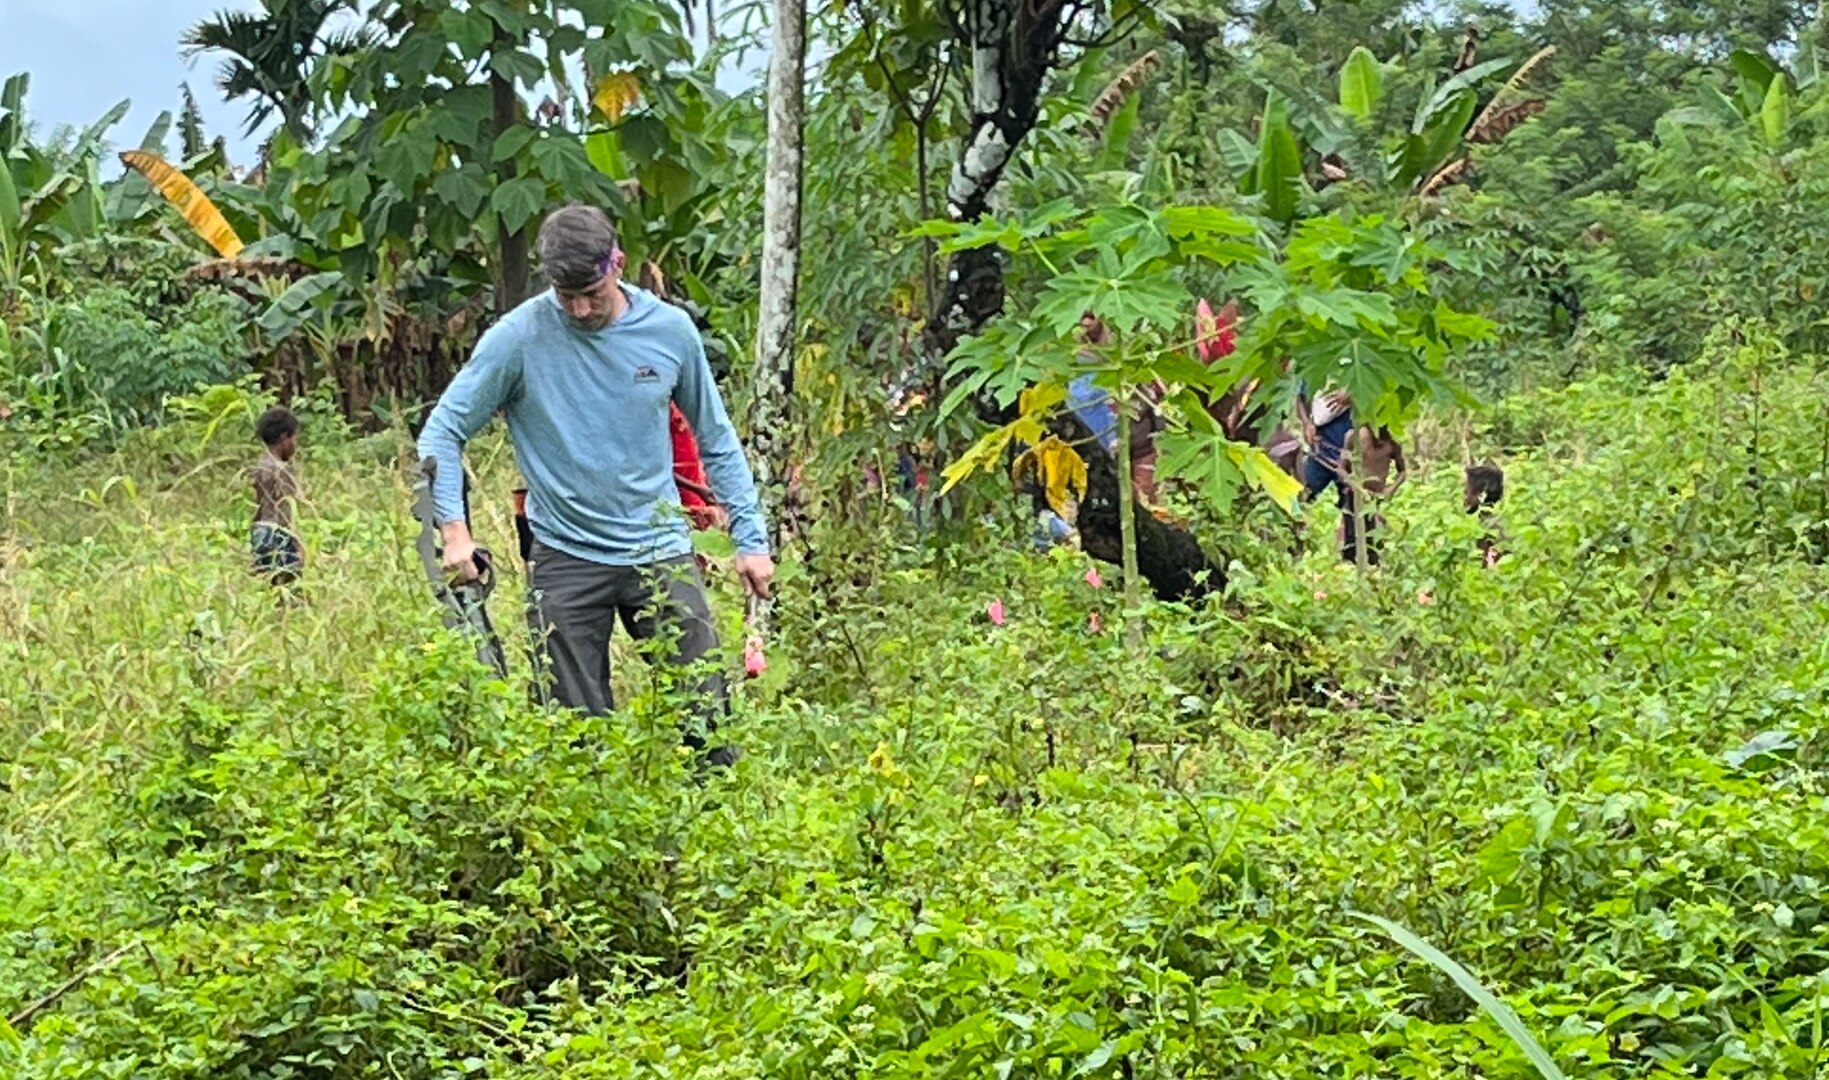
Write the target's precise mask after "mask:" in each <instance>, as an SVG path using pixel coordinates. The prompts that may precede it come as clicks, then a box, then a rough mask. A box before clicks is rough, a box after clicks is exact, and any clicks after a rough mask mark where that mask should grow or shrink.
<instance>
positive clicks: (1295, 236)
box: [920, 199, 1490, 598]
mask: <svg viewBox="0 0 1829 1080" xmlns="http://www.w3.org/2000/svg"><path fill="white" fill-rule="evenodd" d="M920 231H921V232H922V233H923V234H925V235H931V236H935V237H938V238H940V239H941V241H942V244H941V247H942V250H943V251H948V252H950V251H951V250H952V249H955V248H965V247H969V246H983V245H992V246H995V247H996V248H999V249H1001V250H1002V251H1003V252H1005V253H1006V257H1009V258H1010V259H1011V260H1012V261H1013V262H1016V263H1018V265H1019V268H1023V269H1028V270H1031V271H1034V272H1037V273H1038V275H1039V276H1040V277H1041V278H1042V283H1041V286H1040V290H1039V293H1038V295H1037V297H1036V300H1035V303H1034V306H1033V308H1032V310H1029V311H1024V312H1017V313H1012V314H1010V315H1007V316H1006V317H1005V318H1003V319H1001V320H999V321H998V322H996V323H994V324H992V325H991V326H990V328H988V329H987V330H986V331H985V332H983V333H981V334H979V335H977V336H975V337H971V338H968V339H966V340H965V341H964V342H962V343H961V344H960V346H959V347H958V348H957V349H956V350H955V351H954V353H953V370H952V371H951V372H950V373H949V379H951V380H956V381H955V386H954V389H953V391H952V394H951V395H950V396H949V397H948V399H947V400H946V402H945V403H944V404H943V406H942V410H943V411H952V410H955V409H958V408H959V407H960V406H961V405H962V404H964V403H965V402H966V401H968V400H971V399H972V398H973V397H974V396H975V395H978V394H980V393H984V394H987V395H989V396H991V397H992V398H994V399H995V400H996V401H997V403H998V404H999V405H1003V406H1008V405H1011V404H1017V403H1020V407H1019V409H1018V414H1019V415H1018V416H1017V418H1016V420H1014V421H1013V422H1011V423H1009V424H1006V425H1004V426H1002V427H999V428H997V429H995V430H993V431H991V432H990V433H989V434H987V435H985V436H984V437H983V438H982V439H981V440H980V441H979V442H978V444H977V445H975V446H973V447H972V448H971V449H970V450H968V451H966V452H965V453H964V454H963V455H961V456H960V457H959V458H958V460H957V461H955V462H954V464H953V465H952V466H951V467H950V468H948V469H947V471H946V480H947V483H948V485H949V486H950V485H952V484H956V483H958V482H960V481H961V480H963V479H964V478H965V477H967V476H969V475H971V474H972V473H974V472H978V471H980V470H986V469H989V468H991V467H993V466H994V465H996V464H997V463H998V462H999V461H1001V460H1002V458H1003V456H1004V454H1005V452H1006V450H1008V449H1009V448H1011V447H1012V446H1013V445H1015V444H1018V443H1023V444H1028V445H1029V446H1031V447H1033V448H1034V450H1033V452H1032V453H1031V454H1029V455H1025V459H1026V461H1027V462H1028V463H1029V464H1031V465H1032V466H1033V467H1034V468H1035V469H1036V470H1037V471H1039V472H1041V473H1042V474H1044V475H1043V476H1042V480H1043V484H1042V486H1043V487H1044V488H1045V489H1047V490H1048V491H1049V493H1050V499H1051V501H1053V500H1055V499H1056V497H1057V496H1059V495H1063V494H1064V493H1065V492H1066V490H1067V489H1068V488H1069V487H1071V486H1074V485H1073V483H1072V481H1071V480H1070V479H1068V478H1070V477H1078V476H1084V477H1086V479H1085V480H1084V481H1082V482H1081V483H1080V486H1083V488H1084V493H1085V498H1084V499H1083V500H1082V501H1081V505H1080V508H1079V522H1078V524H1079V531H1080V537H1081V540H1082V543H1083V546H1084V547H1085V549H1086V551H1087V552H1089V553H1090V554H1092V555H1094V556H1095V557H1097V558H1100V559H1103V560H1105V561H1108V562H1113V563H1118V564H1120V565H1122V566H1123V568H1124V578H1125V582H1126V586H1127V591H1128V592H1130V593H1131V595H1132V596H1133V598H1134V595H1135V589H1136V584H1137V582H1138V580H1139V578H1141V579H1143V580H1147V581H1148V582H1149V584H1150V585H1151V587H1152V588H1153V589H1154V591H1155V592H1156V593H1157V594H1158V595H1161V596H1165V597H1174V598H1179V597H1186V596H1192V595H1199V594H1200V593H1203V592H1206V591H1208V590H1210V589H1212V588H1214V587H1216V586H1217V585H1220V584H1223V575H1222V574H1221V573H1220V572H1219V570H1218V567H1219V566H1220V565H1222V563H1221V561H1220V560H1217V559H1213V558H1210V557H1208V556H1206V555H1205V554H1204V553H1203V552H1202V551H1201V548H1200V545H1199V543H1198V542H1197V541H1196V540H1195V539H1194V537H1193V535H1192V534H1191V533H1190V532H1189V531H1188V530H1187V529H1186V528H1185V527H1182V526H1179V525H1176V524H1174V523H1171V522H1165V521H1163V520H1161V519H1160V518H1158V517H1157V516H1156V515H1154V514H1152V513H1150V512H1149V511H1148V510H1147V509H1146V508H1145V507H1143V506H1141V505H1140V504H1139V503H1138V502H1137V501H1136V500H1135V499H1133V497H1132V492H1131V490H1130V476H1131V473H1130V467H1129V466H1130V462H1129V460H1128V455H1129V446H1130V442H1129V438H1128V431H1127V427H1128V424H1129V420H1128V416H1127V410H1126V409H1119V410H1117V417H1116V428H1117V431H1116V438H1115V440H1107V439H1102V438H1098V437H1095V436H1096V435H1098V434H1099V433H1097V432H1094V431H1092V430H1091V428H1090V427H1088V426H1087V422H1086V421H1085V419H1084V418H1083V417H1078V418H1076V415H1075V413H1076V411H1077V410H1075V409H1063V408H1062V405H1063V402H1065V401H1066V400H1067V399H1068V395H1069V389H1070V388H1071V387H1072V386H1073V384H1074V383H1076V382H1077V381H1078V380H1081V379H1083V378H1085V377H1088V376H1090V377H1091V378H1092V380H1093V381H1094V383H1095V385H1096V386H1098V387H1100V388H1103V389H1104V390H1105V391H1106V393H1107V394H1108V395H1109V396H1110V399H1111V400H1113V401H1129V400H1131V392H1132V391H1133V389H1135V388H1137V387H1141V386H1153V385H1157V384H1161V385H1162V386H1163V387H1164V388H1166V389H1167V393H1166V394H1165V395H1164V397H1163V402H1162V409H1163V412H1164V413H1165V415H1166V416H1167V418H1168V422H1169V427H1170V432H1171V433H1170V434H1168V435H1167V436H1164V437H1163V438H1161V439H1160V440H1159V442H1158V446H1159V449H1160V452H1161V454H1162V457H1161V460H1160V462H1159V465H1158V469H1159V472H1158V475H1159V477H1172V478H1175V479H1178V480H1180V481H1181V482H1183V483H1186V484H1187V485H1188V486H1189V487H1190V488H1191V489H1192V491H1193V493H1195V494H1197V495H1199V496H1201V497H1203V498H1205V499H1206V500H1208V501H1209V502H1211V503H1212V505H1213V507H1214V509H1215V510H1217V511H1219V512H1221V513H1223V512H1225V511H1227V510H1229V509H1230V507H1231V505H1232V503H1233V502H1234V500H1235V499H1236V497H1237V496H1238V494H1239V492H1240V491H1241V490H1243V489H1244V488H1247V487H1249V488H1253V489H1256V490H1259V491H1261V492H1263V493H1264V494H1265V495H1267V496H1268V497H1269V498H1271V499H1272V500H1273V501H1275V502H1276V503H1277V504H1278V505H1281V506H1283V507H1284V508H1285V509H1291V510H1293V502H1294V498H1295V495H1296V494H1297V492H1298V491H1299V488H1298V487H1296V486H1295V485H1294V482H1293V481H1292V480H1291V479H1290V478H1289V477H1288V476H1287V475H1286V474H1284V473H1283V472H1282V471H1281V470H1280V469H1279V468H1278V467H1277V466H1276V465H1274V464H1273V463H1272V462H1271V461H1270V460H1269V458H1268V457H1267V456H1266V455H1265V454H1264V452H1263V451H1262V450H1261V449H1259V448H1257V447H1255V446H1252V445H1249V444H1245V443H1238V442H1233V441H1231V440H1230V439H1229V438H1228V437H1227V435H1226V433H1225V432H1224V430H1223V429H1222V427H1221V425H1220V423H1219V422H1218V421H1217V420H1215V419H1214V416H1213V409H1214V406H1215V404H1216V403H1217V402H1219V401H1220V400H1221V399H1222V398H1223V397H1224V396H1225V395H1226V394H1227V393H1228V392H1229V391H1231V390H1232V389H1233V388H1234V387H1236V386H1239V385H1242V384H1246V383H1252V382H1255V384H1256V385H1257V386H1258V390H1257V395H1258V397H1259V399H1260V400H1263V401H1267V402H1271V403H1273V405H1275V406H1278V407H1280V408H1281V409H1283V410H1287V409H1289V408H1290V407H1291V405H1292V403H1293V401H1294V397H1295V393H1296V388H1297V386H1298V385H1299V384H1300V383H1302V382H1307V383H1309V384H1310V385H1314V386H1322V385H1337V386H1339V387H1341V388H1342V389H1344V390H1346V391H1347V392H1348V393H1349V394H1351V396H1352V398H1353V401H1354V403H1355V410H1356V412H1357V413H1358V414H1360V415H1363V416H1364V417H1365V419H1366V422H1368V423H1371V424H1375V425H1386V426H1390V427H1393V428H1398V429H1401V427H1402V425H1403V423H1404V422H1405V421H1406V420H1407V419H1409V418H1410V417H1411V416H1413V415H1414V414H1415V412H1416V411H1417V410H1418V409H1420V407H1421V406H1422V404H1423V403H1424V402H1425V401H1427V400H1430V399H1441V398H1451V397H1453V396H1455V391H1454V388H1453V387H1452V386H1451V385H1450V383H1449V382H1448V380H1447V379H1446V377H1445V375H1444V368H1445V365H1446V361H1447V357H1448V356H1449V355H1450V353H1452V352H1453V351H1454V350H1455V349H1457V348H1460V347H1463V346H1465V345H1466V344H1467V343H1469V342H1471V341H1474V340H1478V339H1481V338H1484V337H1485V336H1486V335H1487V334H1488V333H1489V331H1490V328H1489V327H1488V326H1487V325H1486V323H1485V322H1484V321H1483V320H1481V319H1479V318H1476V317H1473V316H1470V315H1466V314H1464V313H1461V312H1458V311H1455V310H1454V309H1452V308H1451V307H1449V306H1448V305H1447V304H1446V303H1443V302H1441V301H1440V300H1439V299H1438V298H1437V297H1435V296H1434V295H1433V294H1432V292H1431V281H1430V277H1429V275H1428V273H1427V269H1426V268H1427V267H1428V266H1429V265H1430V264H1431V263H1433V262H1435V261H1437V260H1439V259H1441V258H1442V257H1443V256H1442V253H1440V252H1438V251H1435V250H1433V249H1431V248H1429V247H1428V246H1427V245H1425V244H1423V243H1421V242H1419V241H1418V240H1417V239H1416V238H1415V237H1414V236H1413V235H1411V234H1410V233H1409V232H1407V231H1405V230H1404V229H1403V228H1401V227H1400V226H1399V225H1398V224H1397V223H1395V222H1393V221H1391V220H1389V219H1387V218H1384V217H1377V216H1373V217H1365V218H1358V219H1354V218H1350V217H1344V216H1343V217H1322V218H1313V219H1309V220H1306V221H1303V222H1300V223H1299V224H1298V225H1296V227H1295V228H1294V229H1293V230H1292V231H1291V233H1290V236H1289V239H1288V240H1287V241H1286V242H1282V243H1281V244H1279V242H1278V240H1277V239H1276V238H1275V237H1273V236H1272V235H1271V234H1270V233H1268V232H1266V231H1265V230H1264V229H1263V228H1262V227H1261V226H1260V224H1259V223H1258V222H1256V221H1253V220H1251V219H1248V218H1245V217H1243V216H1241V215H1239V214H1236V213H1234V212H1232V211H1230V210H1227V209H1223V208H1220V207H1212V206H1172V207H1168V208H1157V207H1154V206H1145V205H1139V204H1135V203H1131V202H1119V203H1117V204H1115V205H1110V206H1105V207H1100V208H1096V209H1094V210H1092V211H1090V212H1086V211H1082V210H1081V209H1079V208H1078V207H1077V206H1076V205H1075V203H1074V201H1073V200H1066V199H1063V200H1058V201H1057V202H1055V203H1053V204H1050V205H1048V206H1044V207H1042V208H1041V209H1039V210H1038V211H1036V212H1035V213H1034V214H1032V215H1030V216H1028V217H1026V218H1024V219H1021V220H1016V221H1006V220H999V219H995V218H987V219H985V220H982V221H979V222H973V223H962V222H934V223H930V224H928V225H925V226H923V227H922V229H921V230H920ZM1194 274H1200V275H1206V276H1217V277H1219V278H1220V279H1221V280H1223V282H1224V284H1225V288H1226V290H1227V291H1228V292H1229V293H1230V294H1232V295H1236V296H1239V297H1241V298H1242V299H1243V300H1244V301H1245V302H1246V304H1247V307H1248V313H1247V316H1246V318H1245V320H1244V323H1245V325H1244V328H1243V331H1242V332H1241V333H1240V335H1239V337H1238V349H1237V351H1236V352H1235V353H1234V354H1233V355H1232V356H1231V357H1229V358H1227V359H1226V360H1224V361H1223V362H1218V363H1214V364H1212V365H1211V366H1208V365H1206V364H1203V363H1201V362H1199V361H1197V360H1195V359H1194V358H1193V357H1192V356H1190V355H1189V348H1188V346H1189V345H1190V344H1191V342H1192V339H1193V338H1195V337H1196V336H1197V335H1196V334H1195V333H1194V332H1193V331H1192V330H1191V328H1190V326H1189V322H1190V321H1191V320H1190V318H1189V316H1190V314H1191V313H1192V311H1193V309H1194V298H1193V297H1192V296H1191V295H1190V294H1189V293H1188V291H1187V287H1186V285H1185V284H1184V283H1183V282H1184V280H1185V279H1186V278H1188V277H1189V276H1191V275H1194ZM1087 314H1091V315H1092V316H1095V317H1096V318H1097V319H1098V320H1100V322H1101V323H1102V324H1103V325H1104V326H1105V327H1107V328H1108V329H1109V330H1110V331H1111V332H1112V334H1113V340H1112V342H1111V343H1109V344H1099V345H1089V344H1087V343H1083V342H1081V341H1080V340H1079V339H1078V334H1079V328H1080V326H1081V319H1082V317H1083V316H1085V315H1087ZM1107 441H1110V442H1111V443H1112V446H1111V448H1110V449H1107V448H1106V446H1105V443H1106V442H1107ZM1056 509H1057V511H1059V510H1060V509H1061V507H1059V506H1058V505H1057V506H1056Z"/></svg>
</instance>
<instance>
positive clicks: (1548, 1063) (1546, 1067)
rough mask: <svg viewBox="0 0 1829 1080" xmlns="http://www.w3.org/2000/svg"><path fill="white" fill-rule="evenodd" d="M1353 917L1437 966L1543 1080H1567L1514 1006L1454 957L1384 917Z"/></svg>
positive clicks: (1357, 913) (1357, 914)
mask: <svg viewBox="0 0 1829 1080" xmlns="http://www.w3.org/2000/svg"><path fill="white" fill-rule="evenodd" d="M1352 914H1353V917H1354V918H1357V919H1361V920H1364V921H1365V922H1368V923H1370V924H1372V925H1373V926H1376V927H1377V928H1378V929H1380V930H1382V931H1384V932H1385V934H1386V935H1387V936H1389V937H1390V938H1391V940H1392V941H1395V942H1397V943H1398V944H1399V945H1402V946H1403V947H1404V948H1406V949H1408V950H1410V951H1411V952H1412V953H1415V954H1416V955H1417V956H1419V957H1421V958H1422V959H1424V960H1427V961H1428V962H1429V963H1431V964H1433V965H1435V967H1436V968H1437V970H1439V971H1441V972H1442V973H1443V974H1444V975H1447V976H1448V977H1449V978H1450V979H1453V980H1454V985H1456V986H1458V987H1460V988H1461V992H1462V993H1464V994H1466V995H1467V996H1468V997H1470V998H1472V999H1473V1000H1474V1002H1475V1003H1476V1004H1478V1005H1479V1006H1480V1008H1481V1009H1483V1010H1485V1012H1486V1015H1487V1016H1489V1017H1491V1018H1492V1020H1493V1022H1494V1023H1496V1024H1498V1025H1499V1027H1500V1029H1501V1030H1503V1031H1504V1032H1505V1034H1506V1035H1509V1036H1510V1037H1511V1040H1512V1042H1514V1043H1516V1044H1517V1046H1518V1049H1519V1050H1521V1051H1523V1052H1524V1056H1525V1057H1526V1058H1527V1059H1529V1061H1530V1063H1531V1065H1533V1066H1534V1067H1535V1068H1536V1070H1537V1074H1538V1075H1539V1076H1542V1077H1543V1080H1568V1078H1567V1075H1566V1074H1565V1073H1564V1072H1563V1071H1562V1069H1560V1068H1559V1067H1557V1065H1556V1059H1554V1058H1552V1057H1550V1055H1549V1051H1547V1050H1545V1049H1544V1048H1543V1046H1542V1044H1540V1043H1539V1042H1537V1039H1536V1037H1535V1036H1533V1035H1532V1034H1531V1033H1530V1029H1529V1028H1527V1027H1525V1026H1524V1021H1522V1020H1520V1019H1518V1014H1517V1013H1515V1012H1513V1011H1512V1008H1511V1006H1510V1005H1507V1004H1505V1002H1503V1001H1501V1000H1499V998H1498V996H1497V995H1495V994H1494V993H1493V992H1492V991H1491V990H1488V989H1486V987H1485V986H1483V985H1482V984H1481V983H1480V980H1478V979H1476V978H1474V977H1473V974H1472V973H1471V972H1469V971H1468V970H1467V969H1466V968H1464V967H1462V966H1461V965H1460V964H1459V963H1457V962H1456V961H1455V960H1454V958H1453V957H1451V956H1449V955H1448V954H1447V953H1444V952H1442V951H1441V950H1440V949H1438V948H1436V947H1435V946H1433V945H1431V944H1429V943H1428V942H1427V941H1424V940H1423V939H1422V938H1420V937H1418V936H1417V935H1416V934H1414V933H1412V932H1411V931H1410V930H1408V929H1407V928H1405V927H1404V926H1402V925H1400V924H1398V923H1394V922H1392V921H1391V920H1389V919H1386V918H1384V917H1382V916H1379V915H1369V914H1366V913H1365V912H1362V911H1356V912H1353V913H1352Z"/></svg>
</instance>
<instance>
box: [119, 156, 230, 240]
mask: <svg viewBox="0 0 1829 1080" xmlns="http://www.w3.org/2000/svg"><path fill="white" fill-rule="evenodd" d="M121 160H122V161H123V162H125V163H126V164H127V165H128V167H130V168H133V169H137V170H138V171H139V172H140V174H141V175H143V176H145V177H146V179H148V180H150V181H152V186H153V187H156V188H158V189H159V194H161V195H163V196H165V201H166V202H168V203H171V204H172V206H173V207H175V208H176V209H177V211H178V213H180V214H182V215H183V216H184V220H185V221H188V222H190V225H191V228H193V229H196V230H197V233H198V235H200V236H202V237H203V239H204V240H205V241H207V242H208V243H209V245H210V246H211V247H213V248H215V249H216V253H217V254H218V255H221V256H222V257H223V258H225V259H233V258H235V257H236V256H237V255H240V254H241V249H242V247H243V246H244V245H243V244H242V242H241V237H239V236H236V235H235V230H234V228H233V227H232V226H230V225H229V222H228V219H227V218H225V217H223V216H222V211H220V210H218V209H216V204H215V203H213V202H211V201H210V198H209V196H208V195H205V194H204V193H203V192H202V191H201V190H199V189H198V187H197V185H196V184H193V183H191V179H190V177H188V176H186V175H184V173H182V172H180V171H179V170H178V169H176V168H174V167H173V166H172V165H170V164H169V163H167V162H166V161H165V160H164V159H162V158H160V157H159V156H158V155H157V154H149V153H147V152H146V151H144V150H126V151H123V152H122V153H121Z"/></svg>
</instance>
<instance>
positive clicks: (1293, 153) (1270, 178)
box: [1256, 116, 1302, 225]
mask: <svg viewBox="0 0 1829 1080" xmlns="http://www.w3.org/2000/svg"><path fill="white" fill-rule="evenodd" d="M1301 184H1302V151H1301V149H1300V148H1299V147H1297V146H1296V136H1295V132H1293V131H1291V130H1290V129H1289V124H1288V123H1287V122H1278V123H1272V122H1270V118H1269V117H1268V116H1266V118H1265V124H1264V133H1263V138H1262V140H1261V141H1260V142H1259V144H1258V159H1257V184H1256V187H1257V191H1258V193H1259V194H1262V195H1263V196H1264V208H1265V214H1266V215H1267V216H1268V217H1269V218H1270V219H1271V220H1272V221H1275V222H1278V223H1279V224H1283V225H1287V224H1289V223H1290V222H1292V221H1294V220H1295V217H1296V209H1297V207H1298V206H1299V205H1300V202H1301Z"/></svg>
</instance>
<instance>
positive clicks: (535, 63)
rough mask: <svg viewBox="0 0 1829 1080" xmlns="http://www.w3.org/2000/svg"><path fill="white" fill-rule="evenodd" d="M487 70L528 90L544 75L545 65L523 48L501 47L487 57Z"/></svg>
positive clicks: (537, 83)
mask: <svg viewBox="0 0 1829 1080" xmlns="http://www.w3.org/2000/svg"><path fill="white" fill-rule="evenodd" d="M489 70H491V71H493V72H495V73H496V74H497V75H500V76H501V77H503V78H504V79H510V80H513V81H514V82H517V83H519V84H521V85H522V86H524V87H526V88H527V89H529V90H532V89H533V88H534V87H535V86H538V85H539V83H540V80H541V79H544V78H545V77H546V65H545V64H543V63H541V62H540V58H539V57H537V56H535V55H533V54H532V53H530V52H527V51H526V50H524V49H501V50H498V51H497V52H495V53H494V54H493V55H491V56H490V57H489Z"/></svg>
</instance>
